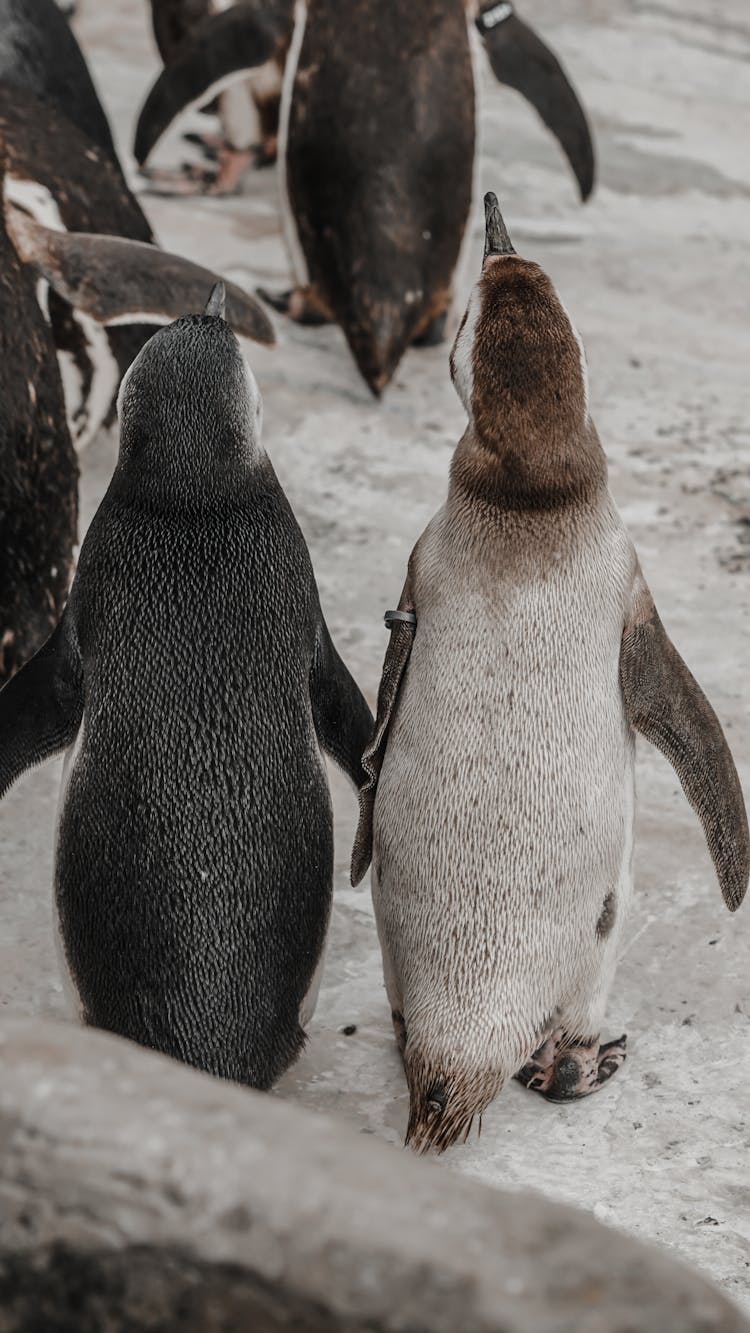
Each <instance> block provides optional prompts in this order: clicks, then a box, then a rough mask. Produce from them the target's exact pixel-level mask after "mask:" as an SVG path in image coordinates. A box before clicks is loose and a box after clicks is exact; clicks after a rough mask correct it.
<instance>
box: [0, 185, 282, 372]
mask: <svg viewBox="0 0 750 1333" xmlns="http://www.w3.org/2000/svg"><path fill="white" fill-rule="evenodd" d="M7 223H8V231H9V233H10V236H11V239H12V241H13V245H14V247H15V250H16V252H17V254H18V256H19V258H20V259H22V260H23V262H24V263H26V264H30V265H31V266H32V267H33V268H35V269H36V270H37V272H38V273H40V274H41V276H42V277H43V278H46V280H47V282H48V283H49V284H50V286H51V287H52V288H53V289H54V290H55V291H56V292H57V294H58V296H61V297H62V299H63V300H64V301H67V302H68V304H69V305H71V306H74V307H75V308H76V309H78V310H82V311H84V313H85V314H87V315H90V316H91V317H92V319H95V320H97V322H98V323H99V324H104V325H107V326H109V327H111V326H112V325H117V324H144V323H155V324H167V323H169V322H170V321H171V320H173V319H178V318H179V317H180V316H181V315H185V314H187V313H189V312H191V311H192V312H195V313H199V312H200V311H202V310H203V307H204V305H205V304H206V294H207V293H208V292H209V291H210V290H211V288H212V287H213V285H214V284H215V283H216V282H217V281H218V275H217V274H216V273H213V272H211V270H210V269H206V268H203V267H202V265H200V264H194V263H193V262H192V261H191V260H189V259H184V258H182V257H181V256H180V255H174V254H170V253H169V252H168V251H167V250H161V249H160V248H159V247H158V246H156V245H148V244H147V243H146V242H145V241H131V240H128V239H126V238H125V237H122V236H97V235H94V234H91V233H89V232H64V231H50V230H49V229H48V228H47V227H42V226H41V225H40V224H39V223H38V222H35V221H34V219H33V218H31V217H29V215H28V214H27V213H24V212H23V211H22V210H21V209H19V208H16V207H15V206H11V207H10V208H9V209H8V210H7ZM226 289H227V309H228V315H227V320H228V323H229V324H231V326H232V328H233V329H234V330H235V332H236V333H240V334H242V335H243V336H244V337H246V338H253V339H254V340H255V341H256V342H260V343H265V344H266V345H268V346H272V345H273V343H274V342H275V341H276V339H275V335H274V331H273V325H272V324H271V321H270V319H269V318H268V315H267V314H266V312H265V310H264V309H263V306H262V305H261V303H260V301H258V300H257V299H256V298H255V297H254V296H251V295H250V293H249V292H245V291H243V290H242V288H241V287H238V286H237V285H236V284H235V283H233V282H227V283H226Z"/></svg>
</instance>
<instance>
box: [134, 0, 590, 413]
mask: <svg viewBox="0 0 750 1333" xmlns="http://www.w3.org/2000/svg"><path fill="white" fill-rule="evenodd" d="M474 9H475V7H474V6H473V5H469V6H468V7H466V6H465V5H464V4H463V3H462V0H392V3H391V5H390V6H389V9H388V16H387V21H385V18H384V13H383V8H382V5H381V4H379V3H378V2H377V0H358V3H357V4H356V5H352V4H349V3H347V4H343V3H342V0H307V3H305V0H299V3H298V4H297V7H296V10H295V22H294V27H293V31H292V33H291V36H290V32H289V28H288V26H287V25H285V24H284V23H280V22H279V15H278V13H277V12H275V11H274V9H273V7H272V6H263V5H261V6H258V5H257V4H248V3H244V4H237V5H235V6H233V7H232V8H231V9H230V10H228V11H226V12H225V13H222V14H219V15H215V16H213V17H209V18H208V19H205V20H204V21H203V22H202V23H200V24H199V25H198V26H197V27H196V28H195V29H194V30H193V32H192V34H191V36H190V37H189V38H187V39H185V40H184V41H183V42H181V43H180V46H179V48H178V50H177V51H176V53H175V56H174V59H173V60H172V61H171V62H170V63H169V64H168V65H167V66H166V68H165V69H164V71H163V72H162V74H161V75H160V77H159V79H158V80H157V82H156V84H155V85H154V87H153V88H152V90H151V92H150V94H149V96H148V98H147V100H146V103H145V105H144V107H143V110H142V112H141V115H140V118H139V121H138V127H137V131H136V138H135V155H136V158H137V160H138V162H139V163H141V164H144V163H145V162H146V161H147V159H148V157H149V155H150V153H151V151H152V149H153V148H154V147H155V145H156V143H157V142H158V140H159V139H160V137H161V136H162V134H163V133H164V132H165V130H166V129H167V128H168V127H169V125H170V124H171V123H172V121H173V120H174V119H175V117H176V116H177V115H178V114H179V113H180V112H181V111H183V110H184V109H185V108H186V107H187V106H191V105H195V104H197V103H200V101H201V99H205V98H208V97H210V96H213V95H214V94H215V93H217V92H218V91H220V90H221V89H222V88H225V87H227V86H228V84H229V82H230V81H231V80H232V79H236V78H237V77H244V76H245V75H246V74H247V72H248V70H250V69H253V68H261V67H263V66H265V65H266V64H267V62H268V61H269V60H271V59H273V58H274V57H275V56H276V55H277V53H278V52H279V50H285V49H286V48H287V46H288V47H289V54H288V56H287V60H286V67H285V75H284V84H283V88H282V99H281V128H280V143H279V168H280V175H281V186H282V208H283V211H284V216H285V229H286V236H287V242H288V245H289V249H290V254H291V258H292V261H293V267H294V276H295V283H296V286H295V288H294V289H293V290H292V291H290V292H288V293H285V294H284V295H283V296H281V297H269V299H270V300H271V301H272V303H273V304H274V305H275V306H276V307H277V308H279V309H282V310H285V311H287V312H288V313H289V314H290V315H291V316H292V317H293V318H295V319H298V320H300V321H301V322H309V323H324V322H326V321H329V320H335V321H336V322H338V323H339V324H340V325H341V327H342V329H343V330H344V333H345V335H346V338H347V340H348V342H349V345H350V347H351V350H352V353H353V355H354V358H355V360H356V363H357V365H358V367H359V369H360V371H361V373H362V375H363V376H364V378H365V380H366V382H367V384H368V385H369V386H370V388H371V389H372V391H373V393H375V394H376V395H377V394H380V393H381V392H382V390H383V389H384V387H385V386H386V384H387V383H388V381H389V380H390V378H391V376H392V375H393V373H394V371H395V369H396V367H397V365H398V363H399V361H400V359H401V357H402V355H403V353H404V351H405V349H406V348H407V347H408V346H409V345H410V344H431V343H434V342H437V341H439V340H440V339H441V338H442V337H443V333H444V325H445V317H446V312H447V310H448V307H449V304H450V300H451V283H452V279H453V271H454V268H455V266H456V262H457V259H458V254H459V249H460V245H461V240H462V237H463V233H464V229H465V226H466V221H467V217H468V214H469V208H470V203H471V192H472V173H473V163H474V155H475V127H474V76H473V71H472V61H471V51H470V44H469V32H468V26H467V17H470V16H471V15H472V14H473V13H474ZM476 18H477V26H478V28H479V30H480V32H481V34H482V37H483V39H484V45H485V47H486V49H487V52H488V55H489V57H490V61H491V64H492V67H493V69H494V71H495V73H496V75H497V76H498V78H499V79H501V80H502V81H503V82H505V83H508V84H510V85H511V86H513V87H515V88H517V89H519V90H520V91H521V92H523V93H524V94H525V96H526V97H527V98H529V100H530V101H531V102H532V103H533V105H534V106H535V107H536V108H537V110H538V111H539V113H540V115H541V116H542V118H543V120H544V121H545V123H546V124H547V125H548V126H550V128H551V129H552V131H553V132H554V133H555V134H556V135H557V137H558V139H559V141H560V143H561V145H562V147H563V149H564V151H565V152H566V154H567V156H568V159H569V161H570V163H571V165H572V167H573V170H574V172H575V174H576V177H577V180H578V184H579V187H580V191H581V195H582V197H583V198H586V197H587V196H588V194H589V193H590V191H591V189H592V186H593V180H594V151H593V146H592V141H591V136H590V133H589V129H588V125H587V122H586V117H585V115H584V112H583V110H582V108H581V105H580V102H579V100H578V97H577V96H576V94H575V92H574V90H573V88H572V86H571V84H570V82H569V80H568V78H567V76H566V74H565V73H564V71H563V69H562V68H561V66H560V64H559V62H558V60H557V59H556V57H555V56H554V55H553V54H552V53H551V51H550V50H549V49H548V48H547V47H546V46H545V45H544V44H543V43H542V41H541V40H540V38H538V37H537V36H536V34H535V33H534V32H533V31H532V30H531V29H530V28H529V27H527V26H526V25H525V24H524V23H523V22H522V21H521V20H520V19H519V17H518V16H517V14H516V13H515V12H514V10H513V6H512V5H510V4H502V5H494V6H492V7H490V8H489V9H485V10H484V11H483V12H482V13H481V14H480V13H477V15H476Z"/></svg>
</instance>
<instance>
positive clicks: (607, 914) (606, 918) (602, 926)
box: [596, 893, 617, 940]
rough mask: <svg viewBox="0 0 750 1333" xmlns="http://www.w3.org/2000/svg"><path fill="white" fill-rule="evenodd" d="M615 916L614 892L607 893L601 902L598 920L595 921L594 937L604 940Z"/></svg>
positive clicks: (613, 922)
mask: <svg viewBox="0 0 750 1333" xmlns="http://www.w3.org/2000/svg"><path fill="white" fill-rule="evenodd" d="M616 917H617V903H616V901H615V895H614V893H608V894H607V896H606V898H605V899H604V903H603V904H602V910H601V913H600V915H599V920H598V921H597V923H596V937H597V939H599V940H606V938H607V936H608V935H609V933H610V931H611V929H612V927H613V925H614V924H615V920H616Z"/></svg>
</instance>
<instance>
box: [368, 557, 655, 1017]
mask: <svg viewBox="0 0 750 1333" xmlns="http://www.w3.org/2000/svg"><path fill="white" fill-rule="evenodd" d="M423 554H424V552H422V550H420V557H421V556H422V555H423ZM611 555H612V553H611V552H610V553H609V558H610V559H611ZM619 555H621V556H622V566H623V569H624V568H625V566H626V565H627V563H628V559H629V552H628V551H627V550H626V549H625V548H624V547H623V548H622V550H621V551H619V550H617V551H615V568H614V570H612V568H611V567H610V569H607V568H606V563H607V559H606V552H605V560H604V561H601V562H598V561H594V565H593V568H590V567H589V562H588V561H587V560H585V559H584V560H583V562H582V563H578V562H575V561H574V562H570V563H567V564H566V565H564V566H563V567H561V568H557V569H555V568H553V569H551V570H548V571H546V572H545V574H544V577H540V578H539V579H538V581H533V580H530V581H523V580H521V581H516V582H514V581H513V579H512V578H511V577H508V578H507V580H505V581H503V580H502V579H501V580H500V581H499V582H498V583H496V584H493V585H492V588H491V591H490V592H489V593H487V592H486V591H482V590H481V589H480V588H479V587H478V584H477V577H476V572H475V571H474V570H472V569H471V568H470V567H469V568H467V572H466V575H465V576H464V575H462V573H461V569H460V567H459V568H458V569H456V568H455V567H453V568H449V569H448V570H447V572H446V576H445V579H444V581H443V583H442V586H441V588H440V590H439V591H438V592H437V595H435V596H432V597H428V598H427V599H426V601H427V605H426V606H425V607H424V609H420V602H421V601H422V599H421V598H420V597H419V596H418V598H417V606H418V611H419V616H418V627H417V633H416V637H415V641H414V646H413V650H412V655H411V658H410V662H409V666H408V669H407V673H406V677H405V680H404V683H403V685H402V690H401V695H400V698H399V703H398V709H397V713H396V717H395V719H394V722H393V724H392V728H391V733H390V736H389V740H388V747H387V750H386V755H385V759H384V763H383V768H382V772H381V775H380V779H379V783H378V792H377V800H376V806H375V815H374V874H373V891H374V896H375V905H376V914H377V918H378V927H379V931H380V935H381V941H382V943H383V946H384V952H385V953H386V955H387V962H386V971H387V972H388V971H390V973H391V977H392V978H393V987H392V988H393V990H394V991H395V992H398V991H400V992H401V994H402V996H403V997H404V999H405V1000H406V1003H407V1007H409V1008H413V1005H414V1004H416V1005H417V1006H418V1007H420V1006H422V1005H425V1006H430V1005H432V1004H435V1005H437V1007H438V1008H439V1007H440V1005H441V1003H442V1000H441V999H440V998H439V997H443V996H444V993H445V989H446V987H447V988H448V989H449V990H450V991H451V992H452V993H453V994H454V995H456V996H458V995H460V996H461V997H462V1003H463V1006H464V1012H465V1013H466V1014H467V1017H468V1013H469V1012H470V1011H471V1010H472V1009H474V1010H477V1009H481V1010H484V1011H485V1012H486V1011H487V1009H488V1007H489V1009H500V1010H501V1011H502V1013H503V1014H504V1015H505V1016H506V1017H508V1018H511V1017H512V1015H514V1014H515V1015H516V1016H517V1020H518V1022H521V1021H524V1022H525V1021H527V1020H528V1021H531V1020H532V1019H533V1020H534V1021H537V1022H541V1021H542V1019H543V1017H544V1016H546V1015H547V1014H552V1013H553V1012H554V1011H556V1010H557V1009H558V1008H559V1009H562V1010H566V1009H568V1010H569V1009H570V1007H571V1006H574V1005H575V1004H576V1002H577V997H578V996H579V995H584V994H585V995H587V996H588V997H589V998H590V999H593V998H594V993H595V992H596V991H597V988H600V984H601V983H602V982H603V981H604V980H605V978H604V977H603V976H602V969H603V968H604V969H605V970H607V971H609V972H610V973H611V971H612V969H613V966H614V954H615V944H616V937H617V933H618V931H619V924H620V923H621V921H622V919H623V916H624V913H625V910H626V907H627V902H628V899H629V896H630V886H631V850H632V829H633V808H634V792H633V760H634V743H633V739H632V734H631V731H630V728H629V726H628V723H627V720H626V718H625V714H624V708H623V703H622V698H621V692H620V685H619V672H618V662H619V646H620V637H621V630H622V613H623V606H624V593H623V595H622V596H621V595H620V593H619V591H618V589H617V587H616V586H615V589H614V591H613V588H612V584H613V582H614V583H615V584H616V583H617V578H618V569H617V566H616V560H617V557H618V556H619ZM428 559H429V557H427V558H426V559H425V560H424V562H422V560H421V559H420V563H425V564H426V563H427V560H428ZM431 578H432V580H433V589H434V587H435V582H436V581H435V575H434V572H433V573H432V574H431ZM610 895H613V897H610ZM608 898H609V901H610V906H611V905H612V904H613V903H614V905H615V906H614V925H612V926H611V928H609V929H608V930H607V932H606V934H607V938H606V940H604V941H603V939H602V932H601V931H600V932H599V933H598V932H597V923H598V922H599V921H600V918H601V917H602V912H603V908H604V904H605V900H606V899H608ZM603 998H604V997H603Z"/></svg>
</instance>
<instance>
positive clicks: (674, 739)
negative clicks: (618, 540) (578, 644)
mask: <svg viewBox="0 0 750 1333" xmlns="http://www.w3.org/2000/svg"><path fill="white" fill-rule="evenodd" d="M620 680H621V684H622V692H623V697H624V700H625V711H626V713H627V716H628V718H629V720H630V723H631V725H632V726H633V727H634V728H635V730H636V731H639V732H641V734H642V735H643V736H645V737H646V738H647V740H650V741H651V742H652V744H654V745H655V746H656V747H657V749H658V750H661V752H662V754H664V755H666V757H667V759H668V760H669V762H670V763H671V765H672V767H673V768H674V770H675V772H676V774H677V776H678V778H679V779H680V782H681V784H682V789H683V791H684V792H685V795H686V796H687V798H688V801H689V802H690V804H691V805H692V807H693V809H694V810H695V812H696V814H697V816H698V818H699V819H700V821H701V824H702V825H703V831H704V833H705V835H706V841H707V843H708V849H709V851H710V853H711V857H712V860H713V863H714V866H715V869H716V874H717V876H718V879H719V885H720V887H721V892H722V894H723V896H724V901H725V903H726V905H727V907H728V908H729V910H730V912H736V910H737V908H738V907H739V906H740V903H741V902H742V900H743V898H744V896H745V893H746V891H747V884H748V877H750V833H748V822H747V811H746V809H745V802H744V800H743V796H742V789H741V787H740V781H739V778H738V776H737V770H736V768H735V766H734V760H733V759H732V756H731V754H730V751H729V746H728V745H727V742H726V739H725V737H724V733H723V731H722V729H721V724H720V722H719V719H718V718H717V716H716V714H715V713H714V710H713V708H712V707H711V705H710V703H709V702H708V699H707V698H706V696H705V694H704V693H703V691H702V690H701V688H700V686H699V685H698V683H697V681H695V680H694V679H693V677H692V675H691V674H690V672H689V670H688V668H687V667H686V665H685V663H684V662H683V660H682V658H681V657H680V655H679V653H678V652H677V649H676V648H675V647H674V645H673V644H672V643H671V642H670V640H669V638H668V637H667V634H666V632H665V630H664V626H663V625H662V623H661V620H660V619H659V615H658V612H657V610H656V607H655V606H654V601H653V598H652V596H651V593H650V591H649V589H648V587H647V585H646V583H645V582H644V580H643V577H642V576H641V575H640V573H639V574H638V576H637V578H636V581H635V584H634V588H633V595H632V600H631V605H630V613H629V615H628V618H627V621H626V624H625V627H624V630H623V636H622V646H621V649H620Z"/></svg>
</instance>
